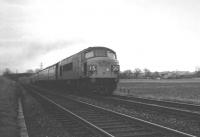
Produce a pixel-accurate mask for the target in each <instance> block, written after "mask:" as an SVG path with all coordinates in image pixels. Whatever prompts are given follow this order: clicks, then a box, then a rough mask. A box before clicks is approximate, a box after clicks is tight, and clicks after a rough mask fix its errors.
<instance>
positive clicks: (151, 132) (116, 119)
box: [34, 92, 195, 137]
mask: <svg viewBox="0 0 200 137" xmlns="http://www.w3.org/2000/svg"><path fill="white" fill-rule="evenodd" d="M34 93H37V92H34ZM43 93H44V92H43ZM37 95H39V96H40V97H42V98H43V99H45V98H46V100H51V101H50V102H52V103H53V104H54V105H55V104H58V105H57V106H58V107H59V106H60V107H61V108H63V109H67V110H68V111H70V112H73V113H75V114H76V115H77V116H79V117H81V118H82V119H84V120H85V121H88V123H92V125H93V128H95V130H98V132H104V135H103V133H101V135H103V136H116V137H134V136H136V137H179V136H180V137H195V136H193V135H190V134H187V133H183V132H180V131H177V130H173V129H170V128H166V127H163V126H161V125H157V124H154V123H151V122H148V121H144V120H141V119H138V118H134V117H131V116H128V115H125V114H122V113H119V112H114V111H112V110H109V109H106V108H102V107H99V106H95V105H92V104H88V103H85V102H82V101H77V100H73V99H71V98H67V97H61V96H60V97H58V96H55V95H51V94H46V95H45V96H47V97H48V99H47V97H45V96H44V95H40V94H39V93H37ZM90 126H91V125H90Z"/></svg>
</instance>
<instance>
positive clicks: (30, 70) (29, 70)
mask: <svg viewBox="0 0 200 137" xmlns="http://www.w3.org/2000/svg"><path fill="white" fill-rule="evenodd" d="M26 72H27V73H34V71H33V70H32V69H28V70H27V71H26Z"/></svg>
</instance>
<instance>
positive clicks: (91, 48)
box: [83, 46, 115, 53]
mask: <svg viewBox="0 0 200 137" xmlns="http://www.w3.org/2000/svg"><path fill="white" fill-rule="evenodd" d="M101 48H102V49H107V50H110V51H112V52H114V53H115V51H113V50H112V49H109V48H107V47H100V46H99V47H89V48H87V49H85V50H83V52H84V51H90V50H93V49H101Z"/></svg>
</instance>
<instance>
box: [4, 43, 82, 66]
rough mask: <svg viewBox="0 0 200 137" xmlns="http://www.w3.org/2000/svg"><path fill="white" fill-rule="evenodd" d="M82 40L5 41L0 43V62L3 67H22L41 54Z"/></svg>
mask: <svg viewBox="0 0 200 137" xmlns="http://www.w3.org/2000/svg"><path fill="white" fill-rule="evenodd" d="M80 42H82V41H58V42H54V43H41V42H34V41H32V42H28V41H5V42H1V43H0V51H2V52H1V54H0V58H1V60H0V64H1V65H2V66H4V68H6V67H8V68H11V69H17V68H22V66H24V64H26V63H29V62H34V61H35V60H37V59H39V58H40V57H41V56H43V55H45V54H48V53H50V52H54V51H56V50H62V49H65V48H67V47H69V46H73V45H75V44H77V43H80Z"/></svg>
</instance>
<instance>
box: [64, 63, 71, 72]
mask: <svg viewBox="0 0 200 137" xmlns="http://www.w3.org/2000/svg"><path fill="white" fill-rule="evenodd" d="M72 68H73V64H72V62H71V63H68V64H66V65H64V66H63V71H70V70H72Z"/></svg>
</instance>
